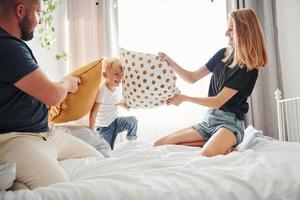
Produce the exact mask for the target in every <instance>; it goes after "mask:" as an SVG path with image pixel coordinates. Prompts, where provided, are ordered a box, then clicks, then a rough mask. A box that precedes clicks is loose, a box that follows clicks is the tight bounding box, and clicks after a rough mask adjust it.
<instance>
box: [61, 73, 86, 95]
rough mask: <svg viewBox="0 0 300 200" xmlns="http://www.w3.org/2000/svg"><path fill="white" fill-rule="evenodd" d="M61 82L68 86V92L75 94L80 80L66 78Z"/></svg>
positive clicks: (71, 77)
mask: <svg viewBox="0 0 300 200" xmlns="http://www.w3.org/2000/svg"><path fill="white" fill-rule="evenodd" d="M61 82H63V83H65V84H66V85H67V86H68V88H69V89H68V92H71V93H75V92H76V91H77V90H78V85H79V84H80V83H81V80H80V78H78V77H75V76H67V77H65V78H64V79H63V80H62V81H61Z"/></svg>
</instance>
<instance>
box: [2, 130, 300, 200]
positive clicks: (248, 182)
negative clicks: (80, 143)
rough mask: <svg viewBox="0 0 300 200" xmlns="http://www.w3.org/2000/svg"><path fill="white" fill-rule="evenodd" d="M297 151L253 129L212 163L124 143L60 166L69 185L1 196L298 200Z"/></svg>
mask: <svg viewBox="0 0 300 200" xmlns="http://www.w3.org/2000/svg"><path fill="white" fill-rule="evenodd" d="M299 152H300V143H299V142H286V141H280V140H276V139H273V138H270V137H267V136H264V134H263V132H262V131H260V130H256V129H255V128H254V127H252V126H248V127H247V129H246V131H245V138H244V140H243V142H242V143H241V144H240V145H239V146H238V147H237V149H236V151H234V152H232V153H230V154H228V155H226V156H222V155H220V156H215V157H211V158H208V157H202V156H200V153H201V148H195V147H184V146H175V145H166V146H160V147H152V145H151V144H148V143H146V142H143V141H135V142H122V143H120V144H119V145H118V146H117V147H116V149H115V151H114V152H113V153H112V155H111V157H109V158H103V159H96V158H87V159H73V160H65V161H62V162H61V165H62V167H63V168H64V169H65V171H66V172H67V173H68V175H69V177H70V180H71V181H70V182H67V183H58V184H53V185H50V186H48V187H40V188H37V189H34V190H32V191H29V190H19V191H1V192H0V200H14V199H22V200H41V199H43V200H74V199H76V200H77V199H88V200H94V199H95V200H96V199H97V200H98V199H105V200H110V199H111V200H114V199H115V200H119V199H130V200H135V199H137V200H141V199H143V200H148V199H149V200H153V199H164V200H165V199H166V200H167V199H170V200H171V199H172V200H174V199H175V200H176V199H178V200H184V199H186V200H193V199H197V200H198V199H201V200H206V199H228V200H235V199H243V200H254V199H255V200H262V199H289V200H299V199H300V190H299V188H300V156H299Z"/></svg>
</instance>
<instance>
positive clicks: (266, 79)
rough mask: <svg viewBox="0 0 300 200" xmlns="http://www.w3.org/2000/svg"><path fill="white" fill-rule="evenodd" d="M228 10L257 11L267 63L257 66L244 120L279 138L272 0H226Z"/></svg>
mask: <svg viewBox="0 0 300 200" xmlns="http://www.w3.org/2000/svg"><path fill="white" fill-rule="evenodd" d="M227 6H228V12H230V11H231V10H233V9H238V8H251V9H252V10H254V11H255V12H256V14H257V15H258V17H259V19H260V22H261V25H262V29H263V32H264V36H265V41H266V46H267V51H268V56H269V63H268V65H267V66H266V67H265V68H264V69H262V70H260V73H259V78H258V80H257V83H256V86H255V88H254V91H253V93H252V95H251V97H250V99H249V105H250V109H249V112H248V114H247V116H246V118H247V123H248V124H253V125H254V127H256V128H258V129H261V130H263V131H264V133H265V134H266V135H269V136H271V137H275V138H278V128H277V113H276V102H275V95H274V91H275V90H276V89H277V88H280V89H282V78H281V66H280V60H279V58H280V55H279V48H278V33H277V23H276V17H277V16H276V1H275V0H264V1H261V0H228V1H227Z"/></svg>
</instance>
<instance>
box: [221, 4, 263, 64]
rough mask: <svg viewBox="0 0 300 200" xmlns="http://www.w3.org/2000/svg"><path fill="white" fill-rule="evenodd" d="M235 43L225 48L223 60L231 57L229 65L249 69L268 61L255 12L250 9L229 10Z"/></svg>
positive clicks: (225, 60)
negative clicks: (231, 60)
mask: <svg viewBox="0 0 300 200" xmlns="http://www.w3.org/2000/svg"><path fill="white" fill-rule="evenodd" d="M229 20H232V23H233V31H234V35H235V44H234V46H233V47H229V48H227V50H226V52H225V58H224V59H223V62H227V61H228V60H229V59H231V58H233V62H232V64H231V65H230V67H234V66H236V65H239V66H240V67H244V66H246V67H247V68H248V69H249V70H251V69H254V68H258V67H264V66H265V65H266V64H267V62H268V56H267V51H266V47H265V41H264V36H263V33H262V30H261V26H260V23H259V21H258V18H257V16H256V14H255V13H254V12H253V11H252V10H251V9H241V10H236V11H233V12H231V14H230V15H229Z"/></svg>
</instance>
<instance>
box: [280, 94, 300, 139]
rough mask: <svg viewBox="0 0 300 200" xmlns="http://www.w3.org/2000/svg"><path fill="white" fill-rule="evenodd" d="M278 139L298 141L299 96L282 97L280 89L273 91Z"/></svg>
mask: <svg viewBox="0 0 300 200" xmlns="http://www.w3.org/2000/svg"><path fill="white" fill-rule="evenodd" d="M275 98H276V103H277V118H278V129H279V140H282V141H290V142H300V97H296V98H289V99H282V96H281V91H280V90H278V89H277V90H276V91H275Z"/></svg>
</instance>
